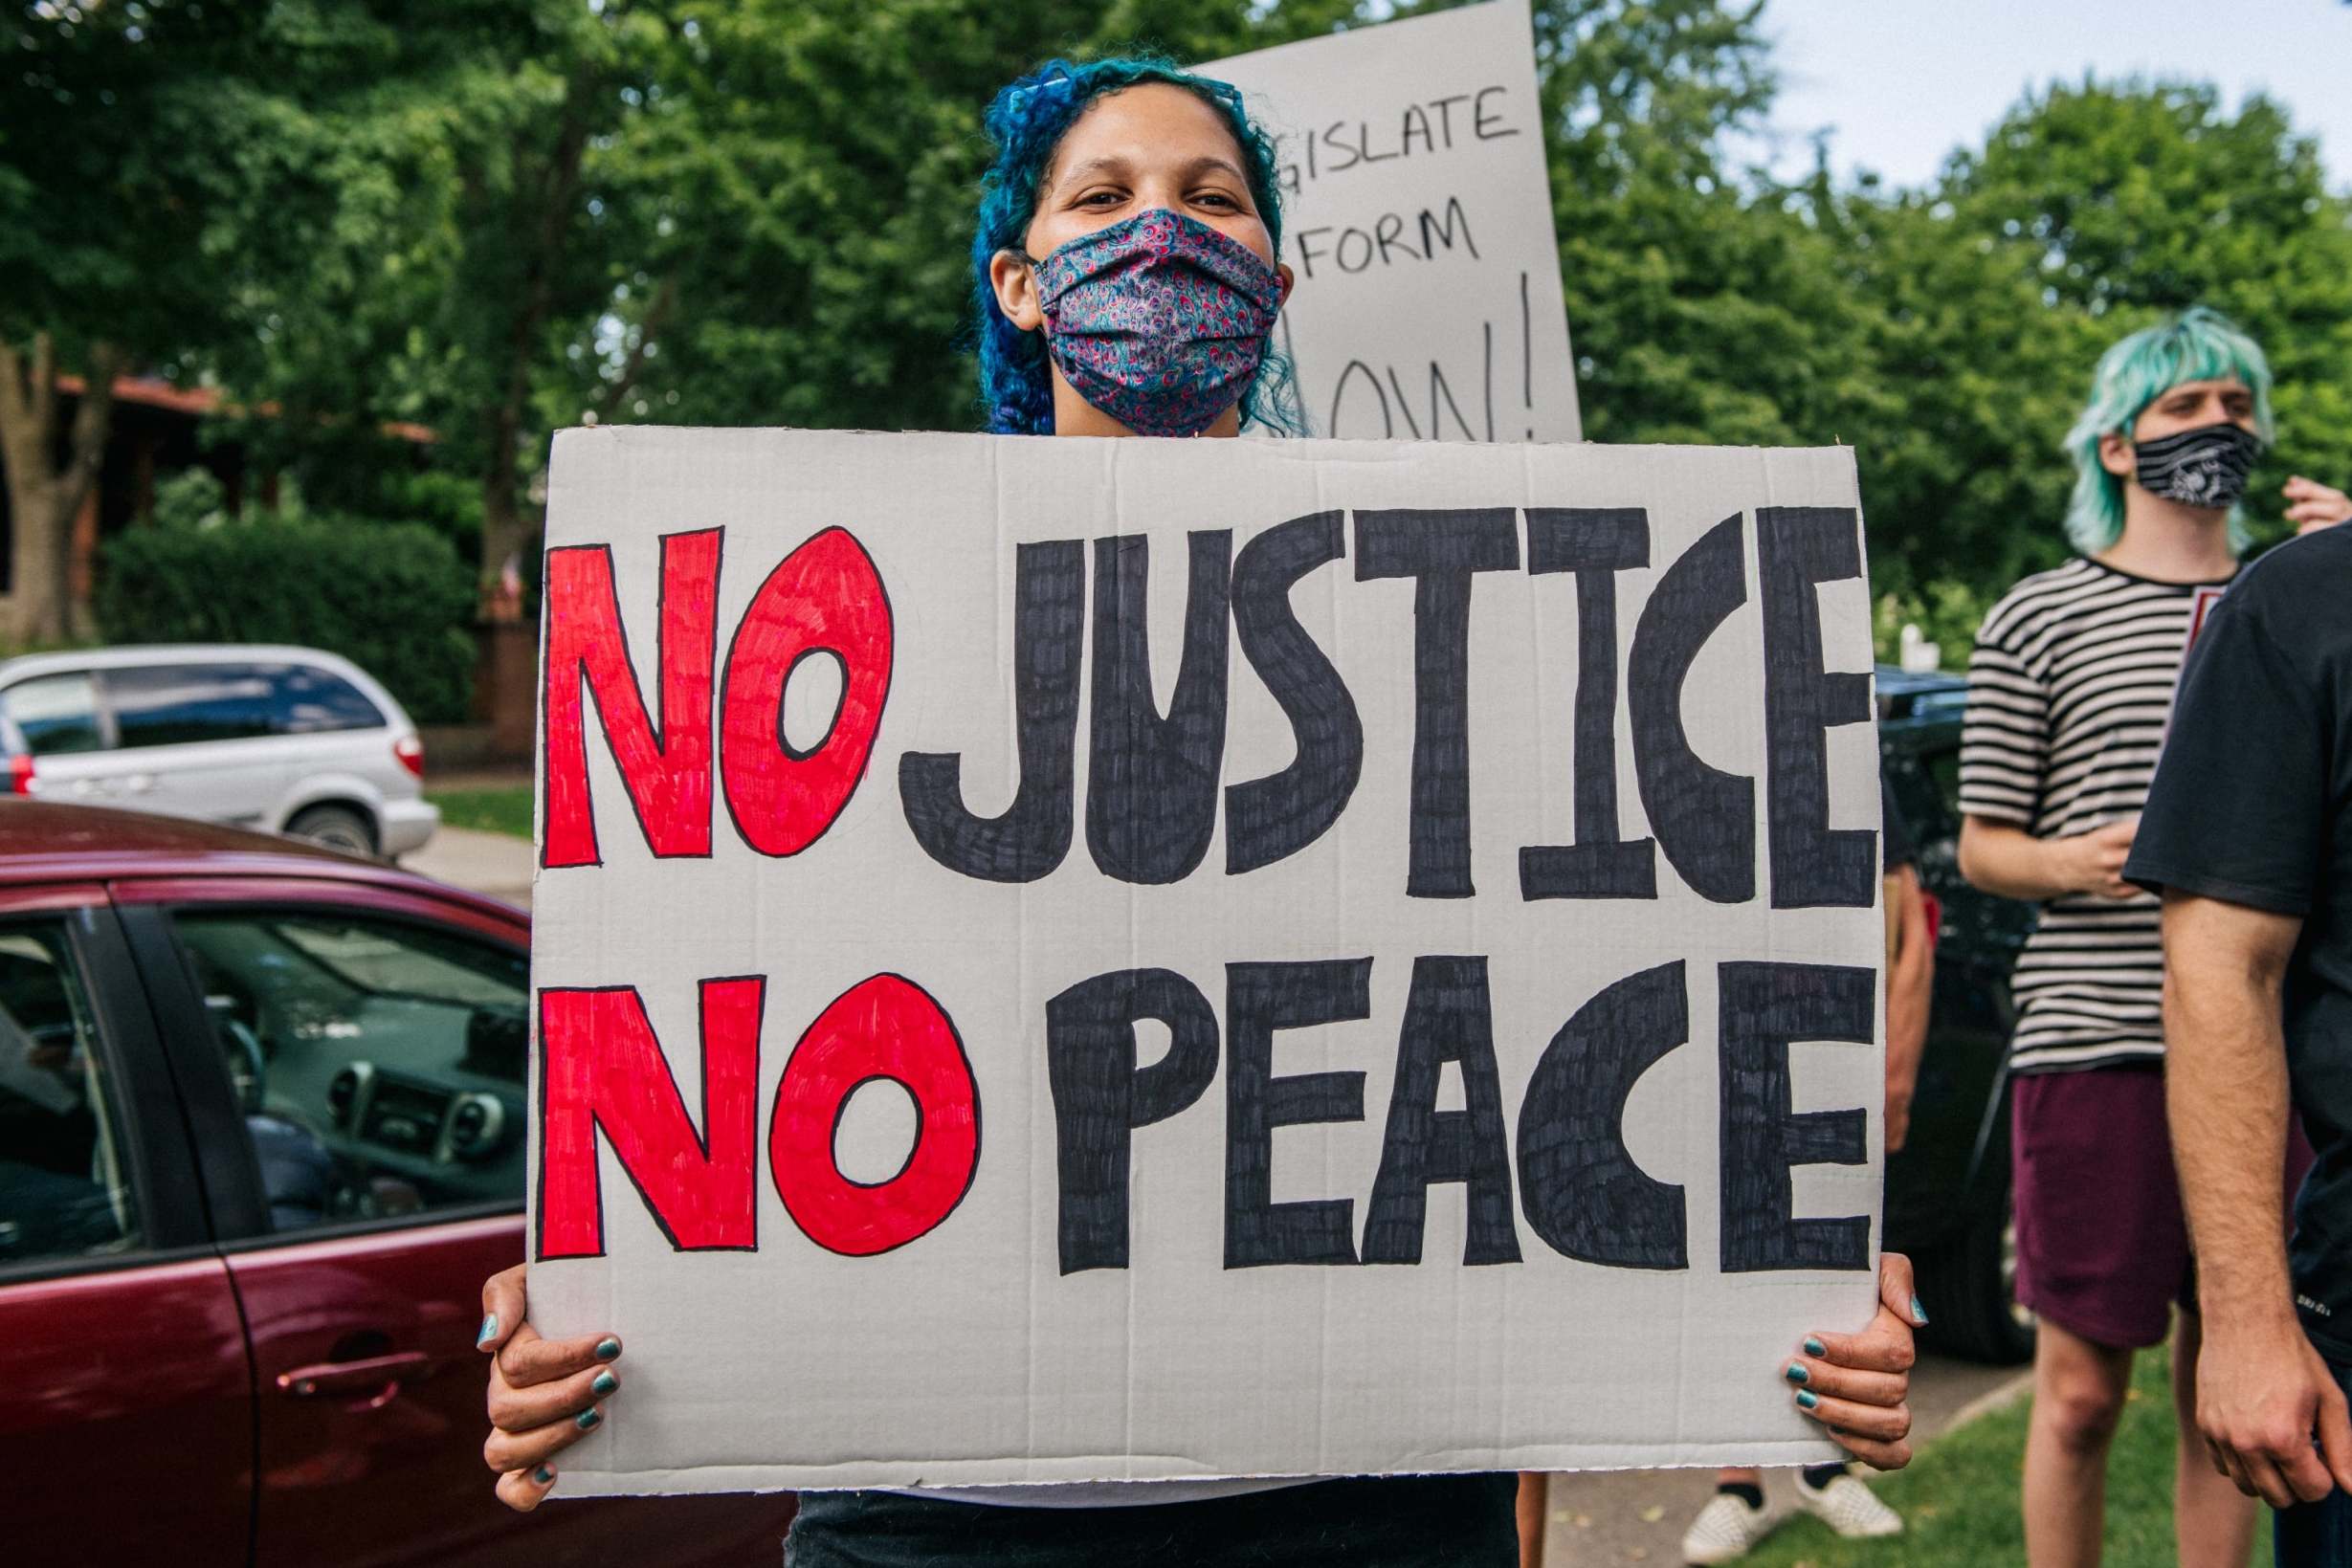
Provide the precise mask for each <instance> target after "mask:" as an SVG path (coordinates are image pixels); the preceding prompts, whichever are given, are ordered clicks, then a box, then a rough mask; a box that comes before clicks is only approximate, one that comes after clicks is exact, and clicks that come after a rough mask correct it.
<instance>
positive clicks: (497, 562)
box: [476, 405, 523, 621]
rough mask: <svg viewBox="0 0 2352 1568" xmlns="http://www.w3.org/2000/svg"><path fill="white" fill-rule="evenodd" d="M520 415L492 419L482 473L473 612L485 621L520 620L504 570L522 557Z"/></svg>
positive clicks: (502, 413) (510, 411)
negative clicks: (487, 459) (477, 577)
mask: <svg viewBox="0 0 2352 1568" xmlns="http://www.w3.org/2000/svg"><path fill="white" fill-rule="evenodd" d="M521 423H522V419H521V409H518V408H515V407H514V406H512V405H509V406H507V407H505V408H500V409H495V410H493V412H492V414H491V418H490V443H491V444H490V462H489V466H488V467H487V468H485V469H484V470H483V472H482V559H481V577H480V580H479V582H478V583H477V585H476V598H477V612H478V613H479V615H480V617H481V619H483V620H485V621H512V620H518V619H520V618H521V614H522V602H521V595H520V594H517V593H514V592H512V591H510V590H509V589H508V587H507V585H506V584H507V575H506V567H507V564H508V563H510V562H515V563H516V564H517V567H518V570H520V564H521V563H520V562H519V561H517V557H519V556H520V555H521V551H522V544H523V538H522V535H523V525H522V523H523V519H522V497H521V486H520V483H519V475H518V463H517V459H518V456H519V454H518V453H517V452H516V450H515V445H516V442H517V441H518V440H519V439H520V438H521Z"/></svg>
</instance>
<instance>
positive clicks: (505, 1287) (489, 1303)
mask: <svg viewBox="0 0 2352 1568" xmlns="http://www.w3.org/2000/svg"><path fill="white" fill-rule="evenodd" d="M523 1268H524V1266H523V1265H522V1264H520V1263H518V1264H516V1265H515V1266H514V1267H513V1268H512V1269H503V1270H499V1272H497V1273H495V1274H492V1275H491V1276H490V1277H489V1278H488V1279H486V1280H484V1281H482V1326H481V1329H480V1331H479V1332H478V1333H477V1334H476V1335H475V1336H474V1348H475V1349H476V1350H478V1351H481V1352H482V1353H483V1354H485V1355H491V1356H495V1355H497V1354H498V1352H499V1347H500V1346H502V1345H504V1344H505V1343H506V1341H507V1340H509V1339H511V1338H513V1337H514V1335H515V1331H516V1330H517V1329H519V1328H521V1327H522V1326H523V1317H524V1315H525V1314H526V1312H527V1306H526V1302H527V1300H528V1298H527V1296H526V1294H525V1292H524V1288H523Z"/></svg>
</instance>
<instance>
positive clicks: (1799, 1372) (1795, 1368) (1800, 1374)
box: [1781, 1361, 1813, 1383]
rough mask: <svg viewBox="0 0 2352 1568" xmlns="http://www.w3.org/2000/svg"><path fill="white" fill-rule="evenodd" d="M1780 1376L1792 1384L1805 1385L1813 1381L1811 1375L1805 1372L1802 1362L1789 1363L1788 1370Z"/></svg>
mask: <svg viewBox="0 0 2352 1568" xmlns="http://www.w3.org/2000/svg"><path fill="white" fill-rule="evenodd" d="M1781 1376H1782V1377H1784V1378H1786V1379H1787V1380H1789V1381H1790V1382H1792V1383H1806V1382H1811V1381H1812V1380H1813V1375H1812V1374H1811V1373H1809V1372H1808V1371H1806V1370H1805V1363H1804V1362H1803V1361H1791V1362H1789V1363H1788V1370H1787V1371H1786V1372H1784V1373H1782V1374H1781Z"/></svg>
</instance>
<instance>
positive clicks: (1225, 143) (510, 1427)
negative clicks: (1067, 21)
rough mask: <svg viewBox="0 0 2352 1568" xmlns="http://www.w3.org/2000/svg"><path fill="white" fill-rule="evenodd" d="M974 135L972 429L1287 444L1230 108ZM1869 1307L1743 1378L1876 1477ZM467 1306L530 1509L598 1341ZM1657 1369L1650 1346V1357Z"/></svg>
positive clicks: (1311, 1503)
mask: <svg viewBox="0 0 2352 1568" xmlns="http://www.w3.org/2000/svg"><path fill="white" fill-rule="evenodd" d="M987 127H988V131H989V133H990V135H991V136H992V137H993V138H994V139H995V142H996V145H997V154H996V158H995V160H994V162H993V164H992V165H991V166H990V167H989V169H988V171H987V177H986V180H985V183H984V186H983V197H982V205H981V210H980V223H979V232H978V234H977V235H976V237H975V239H974V241H973V246H972V273H973V303H974V307H975V310H976V312H977V315H978V318H979V349H980V389H981V395H982V397H983V399H984V402H985V405H986V408H987V419H988V426H989V429H990V430H992V431H997V432H999V433H1004V434H1035V435H1048V434H1050V435H1058V436H1074V435H1093V436H1126V435H1138V434H1140V435H1156V436H1232V435H1237V434H1239V433H1241V431H1243V429H1245V428H1246V427H1252V426H1255V427H1259V428H1263V429H1267V430H1271V431H1277V432H1286V433H1297V431H1298V418H1297V413H1296V407H1297V405H1296V398H1295V394H1294V393H1293V392H1292V388H1291V381H1290V375H1289V370H1288V366H1287V365H1286V364H1284V363H1283V361H1282V360H1281V358H1280V357H1279V356H1278V355H1277V354H1276V353H1275V351H1274V347H1273V331H1274V324H1275V320H1276V315H1277V313H1278V312H1279V311H1280V309H1281V307H1282V303H1283V301H1284V300H1285V299H1286V298H1288V297H1289V294H1290V290H1291V285H1292V276H1291V271H1290V269H1289V268H1288V267H1285V266H1282V265H1280V264H1279V262H1278V261H1277V259H1276V255H1277V250H1276V248H1277V246H1278V244H1279V241H1280V237H1281V224H1282V217H1281V206H1280V199H1279V191H1278V188H1277V186H1276V166H1275V160H1274V149H1273V147H1272V145H1271V144H1269V143H1268V141H1267V140H1266V138H1265V137H1264V135H1263V134H1261V133H1260V132H1259V131H1258V130H1257V129H1256V128H1255V127H1254V126H1253V125H1252V124H1251V122H1250V119H1249V116H1248V114H1247V112H1246V111H1245V109H1244V108H1243V105H1242V102H1241V98H1240V95H1239V94H1238V93H1236V92H1235V91H1234V90H1233V89H1232V88H1231V87H1230V86H1228V85H1227V84H1225V83H1223V82H1218V81H1211V80H1209V79H1207V78H1205V77H1196V76H1192V75H1190V74H1188V73H1187V72H1185V71H1183V70H1181V69H1179V68H1178V67H1177V66H1176V65H1174V64H1173V63H1172V62H1170V61H1168V60H1165V59H1163V58H1158V57H1154V56H1144V57H1141V58H1128V59H1111V60H1098V61H1095V62H1092V63H1089V64H1083V65H1074V64H1070V63H1068V62H1065V61H1058V60H1057V61H1054V62H1052V63H1050V64H1048V65H1046V66H1044V67H1043V68H1041V69H1040V70H1038V71H1036V72H1033V73H1032V74H1031V75H1029V76H1027V77H1023V78H1022V79H1021V80H1019V81H1016V82H1014V83H1012V84H1011V85H1010V86H1009V87H1007V88H1006V89H1005V90H1004V91H1003V92H1002V93H1000V94H998V95H997V98H996V100H995V102H994V103H993V104H992V105H990V107H989V110H988V116H987ZM1880 1293H1881V1296H1882V1297H1883V1300H1884V1305H1882V1307H1881V1309H1880V1311H1879V1313H1878V1314H1877V1315H1876V1316H1875V1318H1873V1319H1872V1321H1871V1322H1870V1323H1869V1324H1868V1325H1867V1326H1866V1327H1865V1328H1864V1329H1863V1330H1862V1331H1861V1332H1860V1333H1857V1334H1852V1335H1837V1334H1827V1333H1824V1334H1819V1335H1816V1336H1813V1337H1812V1338H1810V1339H1808V1340H1807V1341H1806V1343H1805V1346H1804V1351H1805V1356H1804V1358H1803V1359H1802V1360H1792V1361H1790V1362H1787V1363H1786V1364H1785V1365H1776V1366H1774V1367H1772V1368H1770V1369H1764V1368H1760V1369H1758V1376H1759V1377H1760V1378H1764V1377H1771V1378H1775V1379H1786V1383H1784V1386H1791V1385H1794V1384H1797V1383H1799V1382H1803V1383H1805V1385H1806V1386H1804V1387H1801V1388H1795V1389H1794V1392H1793V1398H1794V1400H1795V1402H1796V1403H1797V1404H1798V1406H1799V1407H1800V1408H1802V1409H1804V1410H1806V1411H1807V1412H1808V1414H1810V1415H1812V1416H1813V1417H1814V1418H1815V1419H1816V1420H1818V1421H1820V1422H1821V1423H1822V1424H1823V1426H1824V1428H1825V1429H1826V1430H1828V1431H1830V1432H1831V1435H1832V1436H1834V1437H1835V1438H1836V1439H1837V1441H1839V1442H1840V1443H1842V1444H1844V1445H1845V1446H1846V1447H1849V1448H1851V1449H1852V1450H1853V1451H1854V1452H1855V1453H1857V1454H1859V1455H1860V1456H1861V1457H1863V1458H1864V1459H1866V1460H1868V1461H1870V1462H1871V1463H1874V1464H1876V1465H1879V1466H1881V1467H1886V1468H1893V1467H1896V1466H1899V1465H1901V1464H1903V1463H1904V1462H1905V1461H1906V1460H1907V1459H1908V1458H1909V1455H1910V1449H1909V1447H1908V1445H1907V1443H1906V1438H1907V1436H1908V1433H1909V1429H1910V1413H1909V1410H1908V1407H1907V1406H1906V1405H1905V1404H1904V1400H1905V1398H1906V1397H1907V1394H1908V1389H1909V1383H1908V1379H1907V1377H1906V1375H1905V1374H1906V1373H1907V1370H1908V1368H1909V1366H1910V1364H1911V1358H1912V1336H1911V1325H1912V1321H1913V1315H1912V1314H1916V1313H1917V1310H1918V1308H1917V1303H1916V1301H1915V1300H1914V1298H1913V1297H1912V1294H1911V1274H1910V1267H1909V1265H1908V1264H1907V1263H1906V1262H1905V1261H1904V1260H1903V1259H1902V1258H1900V1257H1899V1256H1895V1255H1893V1254H1890V1255H1888V1257H1887V1259H1886V1261H1885V1268H1884V1270H1882V1273H1881V1280H1880ZM482 1305H483V1309H484V1312H485V1314H486V1315H485V1318H484V1320H483V1324H482V1332H481V1336H480V1340H479V1345H480V1348H481V1349H482V1350H484V1351H486V1352H489V1353H491V1355H492V1360H491V1373H490V1397H489V1406H490V1419H491V1424H492V1427H493V1430H492V1432H491V1436H490V1440H489V1442H488V1444H487V1445H486V1447H485V1449H484V1458H485V1459H486V1460H487V1462H488V1464H489V1466H490V1468H491V1469H492V1470H494V1471H496V1472H497V1473H498V1475H499V1481H498V1494H499V1498H500V1499H501V1500H502V1501H504V1502H505V1503H506V1504H507V1505H508V1506H510V1507H513V1508H516V1509H523V1510H527V1509H531V1508H535V1507H537V1506H538V1504H539V1503H540V1502H541V1501H542V1500H543V1499H544V1498H545V1497H546V1495H547V1494H548V1492H549V1491H551V1490H552V1489H553V1488H554V1486H555V1484H556V1481H557V1472H556V1469H555V1468H554V1466H553V1465H551V1464H550V1463H549V1461H550V1460H551V1459H553V1458H554V1456H555V1455H556V1454H558V1453H559V1452H560V1451H561V1450H562V1449H563V1448H565V1447H567V1446H568V1445H570V1444H571V1443H573V1442H576V1441H577V1440H578V1439H579V1437H580V1436H581V1435H582V1434H583V1433H585V1432H587V1431H588V1430H589V1429H591V1428H592V1427H593V1426H595V1425H596V1424H598V1423H599V1422H600V1421H601V1420H602V1415H601V1411H602V1409H603V1405H604V1402H605V1401H607V1400H609V1399H610V1398H611V1397H612V1396H613V1394H614V1393H615V1392H616V1390H617V1389H618V1387H619V1382H618V1372H617V1371H616V1370H615V1367H614V1364H613V1363H616V1362H618V1361H619V1359H620V1354H621V1346H620V1341H619V1340H618V1338H616V1337H615V1336H610V1335H586V1336H581V1337H579V1338H576V1339H567V1340H560V1341H559V1340H548V1339H543V1338H541V1337H540V1336H538V1334H537V1333H536V1331H534V1330H533V1329H532V1328H531V1326H530V1324H529V1323H528V1322H527V1321H526V1320H525V1310H526V1305H527V1303H526V1299H525V1293H524V1271H523V1270H522V1269H521V1268H516V1269H511V1270H506V1271H505V1272H503V1273H500V1274H499V1275H497V1276H495V1277H494V1278H493V1279H491V1280H490V1281H489V1283H488V1284H487V1285H485V1286H484V1287H483V1292H482ZM1671 1354H1672V1350H1671V1347H1666V1346H1662V1347H1661V1349H1660V1356H1661V1358H1662V1359H1663V1358H1666V1357H1668V1356H1671ZM1799 1367H1803V1368H1804V1369H1806V1370H1805V1375H1804V1376H1803V1377H1802V1378H1801V1377H1800V1376H1799V1374H1798V1371H1797V1369H1798V1368H1799ZM1629 1375H1631V1376H1642V1375H1645V1374H1644V1373H1642V1372H1641V1371H1640V1370H1638V1369H1635V1370H1633V1371H1632V1372H1631V1373H1630V1374H1629ZM1517 1485H1518V1483H1517V1478H1516V1477H1514V1476H1511V1475H1428V1476H1404V1477H1385V1478H1355V1479H1346V1478H1336V1479H1335V1478H1319V1477H1291V1478H1255V1479H1243V1480H1224V1481H1171V1482H1152V1483H1107V1484H1102V1485H1083V1484H1076V1485H1063V1486H1049V1487H1034V1486H1032V1487H994V1488H975V1489H968V1490H962V1491H921V1492H889V1491H817V1492H809V1493H805V1494H804V1495H803V1497H802V1500H801V1510H800V1513H799V1516H798V1518H797V1519H796V1520H795V1522H794V1524H793V1526H792V1535H791V1544H790V1561H791V1562H792V1564H793V1568H901V1565H904V1568H912V1565H914V1564H919V1563H920V1564H924V1565H932V1564H942V1563H951V1562H974V1563H1018V1564H1022V1565H1025V1568H1062V1565H1071V1568H1075V1565H1077V1564H1092V1563H1105V1564H1119V1565H1121V1568H1134V1565H1149V1564H1164V1565H1167V1568H1176V1565H1180V1564H1184V1565H1188V1564H1193V1563H1204V1562H1235V1563H1245V1562H1246V1563H1264V1564H1274V1563H1280V1564H1286V1565H1287V1564H1300V1565H1314V1564H1322V1563H1329V1564H1340V1563H1347V1564H1375V1565H1376V1564H1394V1565H1397V1568H1407V1565H1412V1568H1423V1565H1429V1568H1437V1565H1450V1564H1461V1565H1465V1568H1468V1565H1477V1568H1510V1565H1511V1564H1514V1563H1516V1562H1517V1561H1518V1560H1519V1551H1520V1547H1519V1539H1518V1535H1517V1531H1516V1528H1515V1524H1514V1519H1513V1508H1512V1501H1513V1495H1514V1492H1515V1491H1516V1490H1517Z"/></svg>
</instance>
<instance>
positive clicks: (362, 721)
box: [269, 664, 385, 735]
mask: <svg viewBox="0 0 2352 1568" xmlns="http://www.w3.org/2000/svg"><path fill="white" fill-rule="evenodd" d="M269 674H270V720H271V722H272V724H274V725H275V726H276V728H277V733H278V734H279V735H320V734H324V733H326V732H328V731H331V730H377V729H382V728H384V725H385V718H384V715H383V714H382V713H380V712H378V711H377V708H376V705H375V704H374V703H373V702H370V701H368V700H367V696H366V693H364V692H362V691H361V690H360V689H359V688H358V687H356V686H354V685H352V684H351V683H350V682H349V681H347V680H345V679H344V678H343V677H342V676H341V675H338V674H330V673H329V672H327V671H324V670H321V669H318V668H316V667H314V666H311V665H307V664H281V665H278V666H277V668H275V669H273V670H272V671H270V673H269Z"/></svg>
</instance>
